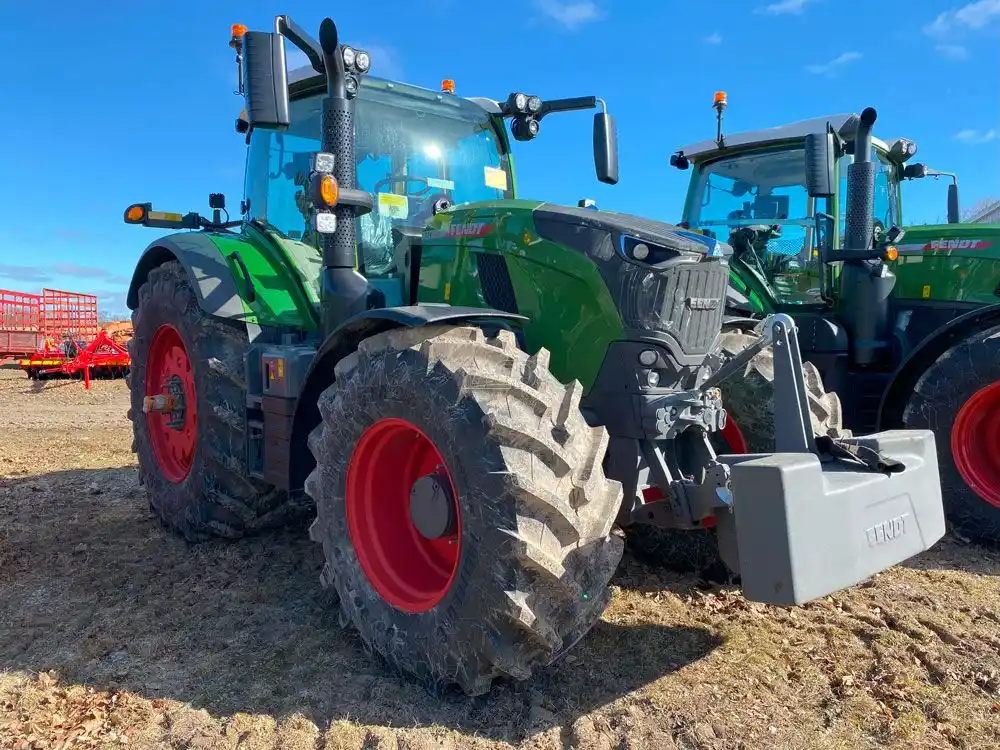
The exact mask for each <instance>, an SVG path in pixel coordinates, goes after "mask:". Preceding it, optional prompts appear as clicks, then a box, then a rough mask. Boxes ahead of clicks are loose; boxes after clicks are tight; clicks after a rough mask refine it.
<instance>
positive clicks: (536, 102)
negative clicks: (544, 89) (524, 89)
mask: <svg viewBox="0 0 1000 750" xmlns="http://www.w3.org/2000/svg"><path fill="white" fill-rule="evenodd" d="M541 108H542V100H541V99H539V98H538V97H537V96H532V97H530V98H529V99H528V111H529V112H531V114H535V113H536V112H538V110H540V109H541Z"/></svg>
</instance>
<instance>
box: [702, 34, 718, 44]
mask: <svg viewBox="0 0 1000 750" xmlns="http://www.w3.org/2000/svg"><path fill="white" fill-rule="evenodd" d="M705 44H722V35H721V34H720V33H719V32H718V31H713V32H712V33H711V34H709V35H708V36H706V37H705Z"/></svg>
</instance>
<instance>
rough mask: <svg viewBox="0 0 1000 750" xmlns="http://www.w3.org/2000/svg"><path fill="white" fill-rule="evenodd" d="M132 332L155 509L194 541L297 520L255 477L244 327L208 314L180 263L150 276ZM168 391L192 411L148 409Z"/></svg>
mask: <svg viewBox="0 0 1000 750" xmlns="http://www.w3.org/2000/svg"><path fill="white" fill-rule="evenodd" d="M132 326H133V330H134V336H133V338H132V339H131V340H130V341H129V342H128V350H129V354H130V356H131V358H132V366H131V369H130V371H129V374H128V376H127V378H126V380H127V382H128V385H129V389H130V391H131V408H130V409H129V411H128V417H129V419H130V420H131V421H132V433H133V442H132V450H133V451H134V452H135V453H136V454H137V457H138V462H139V477H140V481H142V483H143V484H144V485H145V486H146V488H147V491H148V493H149V503H150V508H151V510H152V511H153V513H154V514H155V515H156V516H157V517H158V518H159V519H160V520H161V521H162V522H163V523H164V524H165V525H166V526H167V527H168V528H171V529H172V530H174V531H176V532H179V533H180V534H181V535H182V536H183V537H184V538H185V539H187V540H188V541H191V542H199V541H203V540H205V539H208V538H210V537H212V536H221V537H227V538H230V539H234V538H238V537H241V536H244V535H245V534H248V533H251V532H254V531H257V530H259V529H262V528H267V527H272V526H278V525H281V524H283V523H286V522H288V521H289V520H291V518H292V517H293V516H294V515H296V513H297V512H299V511H298V510H297V509H296V506H295V504H293V503H290V502H289V499H288V495H287V493H284V492H281V491H278V490H276V489H274V488H273V487H270V486H268V485H265V484H263V483H262V482H258V481H256V480H253V479H251V478H250V477H249V476H248V475H247V443H246V414H245V412H246V382H245V380H244V373H243V355H244V353H245V351H246V347H247V334H246V330H245V328H244V327H242V326H239V325H237V324H234V323H231V322H229V321H227V320H221V319H219V318H214V317H210V316H208V315H206V314H205V313H204V312H202V310H201V308H200V307H199V306H198V301H197V298H196V297H195V294H194V290H193V289H192V288H191V284H190V281H189V280H188V277H187V274H186V273H185V271H184V269H183V267H182V266H181V265H180V263H178V262H176V261H170V262H168V263H164V264H163V265H161V266H159V267H157V268H154V269H153V270H152V271H150V273H149V278H148V279H147V281H146V282H145V283H144V284H143V285H142V286H141V287H140V288H139V305H138V307H137V308H136V309H135V311H134V312H133V313H132ZM165 388H168V389H169V388H172V389H173V391H174V393H175V394H177V393H179V394H180V397H181V399H182V400H183V408H182V409H180V410H178V411H176V412H174V413H173V414H167V413H157V412H151V413H149V414H146V413H144V412H143V401H144V397H145V396H150V395H154V394H158V393H163V392H165V391H164V389H165ZM171 421H173V425H170V424H168V423H169V422H171Z"/></svg>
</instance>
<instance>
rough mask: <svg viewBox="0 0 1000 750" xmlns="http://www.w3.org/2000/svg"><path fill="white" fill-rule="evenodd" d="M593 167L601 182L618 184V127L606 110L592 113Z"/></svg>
mask: <svg viewBox="0 0 1000 750" xmlns="http://www.w3.org/2000/svg"><path fill="white" fill-rule="evenodd" d="M594 169H595V170H596V171H597V179H598V180H600V181H601V182H604V183H606V184H608V185H616V184H618V129H617V127H616V126H615V119H614V118H613V117H612V116H611V115H609V114H608V113H607V112H598V113H597V114H596V115H594Z"/></svg>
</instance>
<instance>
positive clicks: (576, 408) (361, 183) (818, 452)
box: [125, 16, 944, 694]
mask: <svg viewBox="0 0 1000 750" xmlns="http://www.w3.org/2000/svg"><path fill="white" fill-rule="evenodd" d="M286 40H288V41H290V42H291V43H292V44H294V45H295V46H296V47H298V48H299V49H301V50H302V51H303V52H304V53H305V54H306V56H307V57H308V60H309V65H308V66H306V67H305V68H304V69H301V70H297V71H293V72H292V73H288V71H287V70H286V62H285V42H286ZM232 46H233V47H234V48H235V49H236V51H237V63H238V68H239V70H240V90H241V93H242V94H243V96H244V100H245V109H244V111H243V114H242V115H241V117H240V118H239V120H238V121H237V130H238V131H239V132H241V133H243V134H245V136H246V139H247V143H248V154H247V167H246V191H245V193H246V194H245V197H244V199H243V203H242V206H241V212H242V217H241V218H240V219H238V220H230V218H229V216H228V215H227V214H226V213H225V200H224V198H223V197H222V196H221V195H218V194H215V195H212V196H211V197H210V201H209V203H210V206H211V207H212V208H213V214H212V218H211V219H209V218H206V217H203V216H201V215H200V214H198V213H197V212H194V213H189V214H186V215H181V214H171V213H166V212H162V211H155V210H153V207H152V204H150V203H137V204H134V205H132V206H130V207H128V209H127V210H126V211H125V221H126V222H127V223H131V224H138V225H144V226H151V227H161V228H173V229H177V230H183V231H177V232H175V233H172V234H169V235H167V236H165V237H161V238H159V239H157V240H155V241H154V242H152V243H151V244H150V245H149V246H148V247H147V248H146V250H145V251H144V252H143V254H142V256H141V258H140V260H139V262H138V265H137V267H136V269H135V272H134V275H133V278H132V282H131V286H130V288H129V292H128V304H129V306H130V308H131V309H132V310H133V313H132V321H133V327H134V332H135V335H134V338H133V339H132V342H131V356H132V370H131V375H130V388H131V410H130V414H129V416H130V419H131V420H132V422H133V428H134V449H135V451H136V453H137V455H138V463H139V472H140V476H141V479H142V482H143V483H144V485H145V486H146V487H147V488H148V492H149V500H150V504H151V508H152V511H153V513H154V514H155V515H156V516H157V517H158V518H160V519H161V520H162V521H163V522H164V523H165V524H166V525H167V526H168V527H170V528H172V529H174V530H176V532H178V533H180V534H182V535H183V536H184V537H185V538H187V539H188V540H191V541H199V540H204V539H208V538H210V537H212V536H221V537H226V538H238V537H240V536H243V535H245V534H248V533H252V532H255V531H257V530H259V529H263V528H266V527H272V526H275V525H278V524H281V523H284V522H286V521H287V520H289V519H292V518H297V517H301V515H302V514H303V513H306V514H308V515H309V517H310V518H312V519H313V520H312V524H311V526H310V536H311V538H312V539H313V540H314V541H315V542H317V543H318V544H319V545H321V547H322V550H323V554H324V558H325V564H324V566H323V569H322V573H321V575H320V578H321V581H322V583H323V584H324V585H327V586H332V587H334V588H335V590H336V593H337V594H338V596H339V602H340V609H341V622H342V623H343V624H345V625H348V624H349V625H351V626H353V627H354V628H356V629H357V630H358V632H359V633H360V635H361V638H362V639H363V640H364V642H365V643H366V644H367V646H368V647H369V648H370V649H371V650H372V651H374V652H375V653H378V654H381V655H382V656H383V657H384V658H385V659H386V660H387V661H388V662H389V663H390V664H392V665H395V666H396V667H397V668H399V669H401V670H403V671H405V672H407V673H410V674H412V675H414V676H416V677H417V678H418V679H420V680H421V681H424V682H425V683H427V684H429V685H432V686H435V685H439V686H440V685H446V684H447V685H451V684H457V685H458V686H460V687H461V688H462V689H463V690H464V691H466V692H467V693H469V694H477V693H482V692H485V691H487V690H489V688H490V685H491V683H492V681H493V680H494V679H495V678H514V679H525V678H527V677H529V676H530V675H531V674H532V673H533V671H534V670H536V669H537V668H540V667H543V666H544V665H547V664H550V663H552V662H553V661H554V660H556V659H558V658H559V657H560V656H561V655H562V654H564V653H565V652H566V651H567V649H569V648H571V647H572V645H573V644H574V643H576V642H577V641H578V640H579V639H580V638H581V637H582V636H583V635H584V634H585V633H586V632H587V631H588V630H589V629H590V628H591V627H592V625H593V624H594V623H595V621H596V620H597V619H598V618H599V617H600V616H601V613H602V612H603V610H604V608H605V606H606V603H607V602H608V598H609V587H608V583H609V580H610V579H611V576H612V575H613V573H614V571H615V569H616V566H617V565H618V563H619V560H620V558H621V555H622V552H623V540H622V536H623V534H622V533H621V530H622V529H625V530H628V529H634V528H636V527H641V526H650V527H656V528H666V529H685V530H692V531H696V530H699V529H704V528H705V527H707V526H709V525H712V524H714V530H715V534H714V537H715V538H717V539H718V540H719V545H720V549H721V553H722V557H723V558H724V560H725V561H726V564H727V565H729V566H730V568H731V569H732V570H733V571H734V572H735V573H737V574H739V575H740V577H741V581H742V585H743V589H744V591H745V593H746V595H747V596H748V597H750V598H752V599H755V600H759V601H763V602H772V603H778V604H796V603H800V602H804V601H808V600H811V599H814V598H816V597H819V596H823V595H825V594H827V593H829V592H831V591H834V590H837V589H840V588H843V587H846V586H850V585H852V584H854V583H855V582H857V581H859V580H862V579H864V578H866V577H868V576H870V575H872V574H874V573H876V572H878V571H881V570H883V569H885V568H886V567H888V566H890V565H893V564H896V563H898V562H900V561H902V560H904V559H906V558H908V557H910V556H912V555H914V554H916V553H918V552H920V551H922V550H924V549H926V548H927V547H929V546H930V545H932V544H934V543H935V542H936V541H937V540H938V539H939V538H940V537H941V536H942V535H943V533H944V514H943V510H942V502H941V495H940V490H939V480H938V471H937V465H936V451H935V447H934V438H933V435H932V434H931V433H930V432H929V431H926V430H910V431H893V432H886V433H883V434H878V435H870V436H866V437H863V438H843V439H841V438H838V439H832V438H831V437H830V436H829V435H827V434H825V433H824V434H820V435H819V436H817V435H816V434H815V430H814V429H813V424H812V417H811V413H812V411H811V409H812V408H813V406H814V404H815V403H819V402H823V403H826V401H824V400H827V401H829V400H830V399H832V398H833V397H832V396H831V395H830V394H826V393H823V392H821V391H820V392H817V390H816V389H817V387H819V384H818V383H817V382H816V380H815V378H810V377H804V376H803V365H802V362H801V358H800V356H799V354H798V348H797V343H796V342H797V339H796V336H795V330H794V326H793V325H792V322H791V320H790V319H789V318H788V317H787V316H784V315H778V316H775V317H774V318H772V319H769V320H768V321H765V322H763V323H762V324H761V326H760V329H761V332H760V333H761V335H760V336H756V337H753V338H751V339H750V340H749V342H748V346H747V347H746V348H744V349H743V350H742V351H740V352H737V353H734V354H732V355H731V356H730V355H726V354H725V353H724V352H723V351H722V349H721V347H720V331H721V328H722V317H723V312H724V310H723V298H724V295H725V289H726V285H727V279H728V276H729V272H728V266H727V263H726V260H725V257H724V255H725V247H724V246H723V245H722V244H721V243H718V242H715V241H712V240H709V239H707V238H705V237H704V236H702V235H699V234H697V233H692V232H684V231H682V230H679V229H677V228H676V227H673V226H671V225H668V224H663V223H660V222H656V221H651V220H647V219H642V218H638V217H634V216H629V215H625V214H619V213H611V212H605V211H599V210H595V209H594V208H593V207H580V206H577V207H564V206H558V205H553V204H549V203H544V202H539V201H528V200H521V199H517V197H516V193H515V186H514V172H513V165H512V159H511V153H510V143H509V141H508V137H507V134H506V124H507V121H508V120H509V121H510V131H511V133H512V134H513V136H514V138H515V139H517V140H520V141H529V140H532V139H533V138H535V137H536V136H538V134H539V127H540V122H541V121H542V119H543V118H544V117H546V116H549V115H551V114H554V113H557V112H562V111H576V110H583V109H589V108H596V107H597V106H598V105H600V106H601V108H602V110H603V109H604V107H603V102H601V101H600V100H599V99H596V98H595V97H593V96H588V97H582V98H574V99H551V100H542V99H540V98H539V97H536V96H527V95H524V94H522V93H514V94H511V95H510V96H509V97H507V99H506V100H504V101H495V100H492V99H485V98H471V99H470V98H464V97H459V96H456V95H455V94H454V93H453V92H452V91H451V90H449V89H450V87H449V86H445V87H444V88H445V90H444V91H441V92H438V91H430V90H427V89H423V88H418V87H415V86H410V85H406V84H403V83H400V82H393V81H385V80H381V79H377V78H374V77H372V76H369V75H367V71H368V70H369V68H370V65H371V58H370V56H369V54H368V53H366V52H365V51H363V50H359V49H356V48H353V47H351V46H348V45H345V44H342V43H341V42H340V40H339V38H338V33H337V28H336V25H335V24H334V22H333V21H331V20H330V19H325V20H324V21H323V22H322V24H321V25H320V29H319V35H318V40H315V39H313V38H312V37H310V36H309V35H308V34H307V33H306V32H305V31H303V30H302V29H301V28H300V27H299V26H297V25H296V24H295V23H294V22H293V21H291V20H290V19H289V18H287V17H286V16H279V17H278V18H277V19H276V22H275V31H274V32H273V33H267V32H248V31H246V29H245V28H243V27H234V33H233V40H232ZM594 158H595V165H596V172H597V176H598V178H599V179H600V180H601V181H603V182H605V183H609V184H614V183H616V182H617V180H618V175H617V172H618V167H617V140H616V132H615V127H614V121H613V120H612V118H611V116H610V115H608V114H607V112H606V111H600V112H598V113H596V114H595V116H594ZM772 342H773V346H769V345H770V344H772ZM772 352H773V354H772ZM762 358H766V359H768V360H769V361H772V362H773V379H774V382H775V384H776V387H777V388H778V389H780V390H781V392H782V393H783V394H784V396H783V398H782V399H781V402H780V404H779V405H778V413H777V415H776V418H775V427H776V430H777V433H776V439H775V444H776V448H775V451H771V452H767V453H763V454H756V455H754V454H745V453H743V454H741V453H739V452H738V451H736V450H729V451H728V452H727V451H716V450H715V448H714V447H713V440H714V441H716V442H715V443H714V444H718V441H720V440H721V443H722V444H727V441H726V440H725V438H724V437H721V438H720V437H719V435H720V434H721V435H723V436H724V435H725V434H726V433H727V432H728V433H729V434H730V435H731V436H732V434H734V433H733V429H734V428H733V427H732V423H730V422H727V419H726V411H725V409H724V408H723V404H722V401H721V399H720V395H719V394H720V389H719V384H720V383H722V382H723V381H724V380H726V378H728V377H731V376H736V377H738V376H739V372H740V371H741V370H743V369H745V368H746V367H748V366H749V363H750V362H755V361H759V360H760V359H762ZM734 440H735V438H734ZM651 488H653V489H655V490H656V491H657V493H658V495H657V496H656V497H652V496H651V495H652V494H656V493H649V492H648V490H650V489H651Z"/></svg>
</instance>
